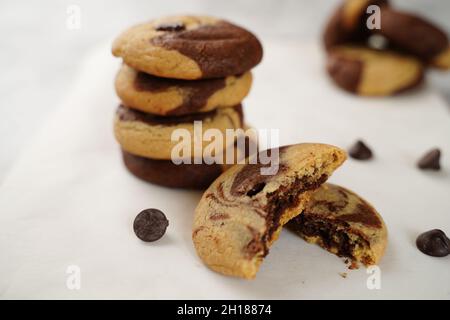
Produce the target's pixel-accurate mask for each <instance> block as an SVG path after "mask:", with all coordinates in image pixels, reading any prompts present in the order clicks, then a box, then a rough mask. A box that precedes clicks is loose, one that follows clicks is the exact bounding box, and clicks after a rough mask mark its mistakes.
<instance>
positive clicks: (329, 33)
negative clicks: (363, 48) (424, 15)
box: [323, 0, 389, 50]
mask: <svg viewBox="0 0 450 320" xmlns="http://www.w3.org/2000/svg"><path fill="white" fill-rule="evenodd" d="M371 5H377V6H380V7H382V8H384V7H388V5H389V2H388V1H387V0H345V1H343V2H342V3H341V4H340V5H339V7H338V8H337V9H336V10H335V12H334V13H333V14H332V16H331V18H330V20H329V21H328V23H327V25H326V27H325V30H324V33H323V42H324V45H325V48H326V49H327V50H330V49H331V48H333V47H335V46H337V45H342V44H346V43H355V42H363V41H365V40H367V38H368V37H369V36H370V31H369V29H368V28H367V26H366V20H367V18H368V14H367V8H368V7H369V6H371Z"/></svg>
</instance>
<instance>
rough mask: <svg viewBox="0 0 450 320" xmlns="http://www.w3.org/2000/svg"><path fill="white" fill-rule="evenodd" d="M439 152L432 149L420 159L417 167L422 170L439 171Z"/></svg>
mask: <svg viewBox="0 0 450 320" xmlns="http://www.w3.org/2000/svg"><path fill="white" fill-rule="evenodd" d="M440 159H441V150H439V149H433V150H430V151H429V152H427V153H426V154H425V155H424V156H423V157H422V158H420V160H419V162H418V163H417V166H418V167H419V168H420V169H422V170H436V171H438V170H441V163H440Z"/></svg>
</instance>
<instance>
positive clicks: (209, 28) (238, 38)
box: [112, 16, 263, 80]
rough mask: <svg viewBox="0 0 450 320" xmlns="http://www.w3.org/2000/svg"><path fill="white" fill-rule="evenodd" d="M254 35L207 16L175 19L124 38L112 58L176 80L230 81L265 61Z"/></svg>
mask: <svg viewBox="0 0 450 320" xmlns="http://www.w3.org/2000/svg"><path fill="white" fill-rule="evenodd" d="M262 52H263V50H262V46H261V43H260V42H259V40H258V39H257V38H256V37H255V36H254V35H253V34H252V33H251V32H249V31H247V30H245V29H243V28H241V27H238V26H236V25H234V24H232V23H230V22H227V21H224V20H220V19H216V18H212V17H206V16H173V17H166V18H161V19H156V20H153V21H151V22H148V23H144V24H140V25H137V26H134V27H132V28H130V29H129V30H127V31H125V32H124V33H122V34H121V35H120V36H119V37H118V38H117V39H116V40H115V41H114V43H113V47H112V53H113V55H115V56H117V57H122V58H123V61H124V62H125V63H126V64H127V65H129V66H131V67H132V68H134V69H136V70H139V71H142V72H146V73H149V74H152V75H154V76H159V77H165V78H175V79H186V80H194V79H210V78H225V77H227V76H231V75H239V74H244V73H245V72H247V71H248V70H250V69H251V68H253V67H254V66H256V65H257V64H258V63H259V62H260V61H261V59H262V54H263V53H262Z"/></svg>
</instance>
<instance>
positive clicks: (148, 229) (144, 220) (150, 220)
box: [133, 209, 169, 242]
mask: <svg viewBox="0 0 450 320" xmlns="http://www.w3.org/2000/svg"><path fill="white" fill-rule="evenodd" d="M168 225H169V221H168V220H167V218H166V216H165V215H164V213H162V212H161V211H160V210H158V209H146V210H144V211H142V212H141V213H139V214H138V215H137V216H136V219H134V223H133V229H134V233H135V234H136V236H137V237H138V238H139V239H141V240H142V241H145V242H152V241H156V240H158V239H160V238H161V237H162V236H163V235H164V233H165V232H166V229H167V226H168Z"/></svg>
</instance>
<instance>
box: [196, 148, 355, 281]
mask: <svg viewBox="0 0 450 320" xmlns="http://www.w3.org/2000/svg"><path fill="white" fill-rule="evenodd" d="M345 159H346V154H345V152H344V151H342V150H341V149H339V148H337V147H334V146H330V145H324V144H298V145H291V146H285V147H282V148H280V149H279V157H278V161H277V164H278V171H277V173H276V174H274V175H262V174H261V168H262V167H264V165H262V164H242V165H240V164H238V165H235V166H233V167H231V168H230V169H228V170H227V171H226V172H225V173H223V174H222V175H221V176H220V177H219V178H217V179H216V180H215V181H214V183H213V184H212V185H211V186H210V187H209V188H208V189H207V190H206V192H205V193H204V194H203V197H202V199H201V200H200V202H199V204H198V206H197V208H196V210H195V218H194V225H193V234H192V238H193V242H194V245H195V248H196V250H197V254H198V255H199V257H200V258H201V259H202V260H203V262H204V263H205V264H206V265H207V266H208V267H209V268H211V269H212V270H214V271H217V272H220V273H222V274H225V275H231V276H237V277H242V278H246V279H252V278H254V277H255V276H256V273H257V271H258V268H259V265H260V264H261V262H262V260H263V258H264V257H265V256H266V255H267V254H268V252H269V247H270V246H271V244H272V243H273V242H274V241H275V240H276V239H277V237H278V235H279V232H280V231H281V228H282V226H283V225H284V224H285V223H286V222H287V221H289V220H290V219H292V218H293V217H295V216H296V215H297V214H299V213H300V212H302V211H303V209H304V208H305V207H306V205H307V202H308V200H309V196H310V194H311V192H312V191H313V190H315V189H316V188H318V187H319V186H320V185H321V184H322V183H324V182H325V181H326V180H327V178H328V177H329V176H330V175H331V174H332V173H333V171H334V170H335V169H336V168H338V167H339V166H340V165H341V164H342V163H343V162H344V160H345Z"/></svg>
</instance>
